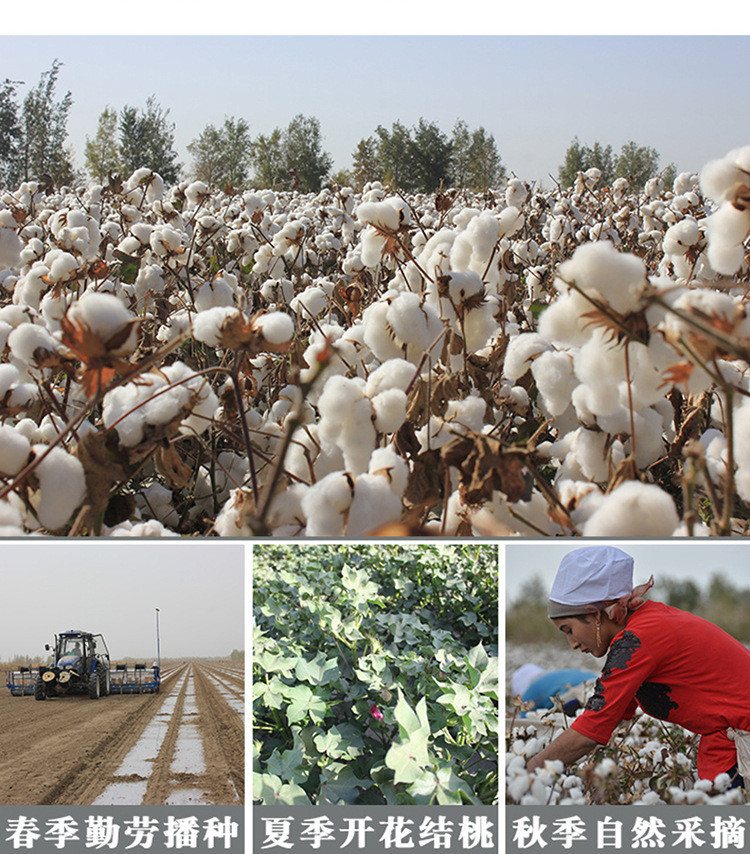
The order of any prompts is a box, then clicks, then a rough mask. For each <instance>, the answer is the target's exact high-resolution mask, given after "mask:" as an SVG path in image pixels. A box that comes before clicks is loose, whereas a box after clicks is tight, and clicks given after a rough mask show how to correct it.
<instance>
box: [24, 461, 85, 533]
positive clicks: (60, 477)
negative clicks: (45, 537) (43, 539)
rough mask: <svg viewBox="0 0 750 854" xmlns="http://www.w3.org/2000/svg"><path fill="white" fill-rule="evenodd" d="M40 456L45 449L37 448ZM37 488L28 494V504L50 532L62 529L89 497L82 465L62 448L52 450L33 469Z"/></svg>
mask: <svg viewBox="0 0 750 854" xmlns="http://www.w3.org/2000/svg"><path fill="white" fill-rule="evenodd" d="M31 450H32V452H33V453H34V454H35V455H37V456H41V455H42V454H43V453H45V451H48V450H49V449H48V448H47V446H46V445H34V446H33V447H32V449H31ZM34 474H35V477H36V480H37V481H38V484H39V486H38V488H37V489H36V490H33V491H31V492H30V493H29V501H30V503H31V506H32V507H33V508H34V510H35V512H36V516H37V518H38V519H39V521H40V522H41V523H42V525H44V527H45V528H47V529H48V530H50V531H56V530H58V529H59V528H61V527H62V526H63V525H64V524H65V523H66V522H67V521H68V519H69V518H70V516H71V514H72V513H73V511H74V510H75V509H76V508H77V507H78V506H80V504H81V503H82V502H83V500H84V498H85V497H86V478H85V476H84V472H83V466H82V465H81V463H80V461H79V460H78V459H77V458H76V457H74V456H72V455H71V454H69V453H67V451H65V450H63V449H62V448H60V447H56V448H52V450H50V451H49V453H47V455H46V456H45V458H44V459H43V460H42V461H41V462H40V463H39V464H38V465H37V467H36V468H35V469H34Z"/></svg>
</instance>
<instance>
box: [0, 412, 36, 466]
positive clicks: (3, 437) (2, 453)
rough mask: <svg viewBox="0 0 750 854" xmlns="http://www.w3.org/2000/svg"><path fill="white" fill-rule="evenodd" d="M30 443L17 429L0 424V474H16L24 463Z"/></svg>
mask: <svg viewBox="0 0 750 854" xmlns="http://www.w3.org/2000/svg"><path fill="white" fill-rule="evenodd" d="M30 451H31V443H30V442H29V440H28V439H27V438H26V437H25V436H24V435H23V434H22V433H20V432H19V431H18V430H16V429H15V428H13V427H11V426H9V425H7V424H0V474H3V475H11V476H12V475H16V474H18V472H19V471H21V469H22V468H23V467H24V466H25V465H26V462H27V460H28V458H29V452H30Z"/></svg>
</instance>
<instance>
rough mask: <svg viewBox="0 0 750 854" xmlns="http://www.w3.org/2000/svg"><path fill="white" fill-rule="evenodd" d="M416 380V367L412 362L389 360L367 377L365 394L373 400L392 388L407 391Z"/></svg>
mask: <svg viewBox="0 0 750 854" xmlns="http://www.w3.org/2000/svg"><path fill="white" fill-rule="evenodd" d="M414 379H415V372H414V365H413V364H412V363H411V362H407V361H406V360H405V359H388V360H387V361H385V362H383V364H382V365H380V366H379V367H377V368H376V369H375V370H374V371H373V372H372V373H371V374H370V375H369V376H368V377H367V384H366V386H365V394H366V395H367V396H368V397H369V398H373V397H375V395H377V394H380V393H381V392H383V391H387V390H388V389H391V388H397V389H400V390H401V391H406V389H407V388H408V387H409V386H410V385H411V384H412V382H414Z"/></svg>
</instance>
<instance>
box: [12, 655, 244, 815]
mask: <svg viewBox="0 0 750 854" xmlns="http://www.w3.org/2000/svg"><path fill="white" fill-rule="evenodd" d="M243 694H244V677H243V673H242V669H241V667H238V666H237V665H234V664H221V663H215V662H207V661H193V662H189V663H185V664H181V665H179V666H176V667H174V668H172V669H170V670H167V668H166V667H165V668H164V675H163V679H162V684H161V689H160V691H159V693H158V694H118V695H115V694H113V695H110V696H108V697H102V698H101V699H99V700H90V699H89V698H88V697H85V696H71V697H58V698H55V699H49V700H46V701H45V702H38V701H36V700H35V699H34V698H33V697H31V696H24V697H13V696H12V695H11V693H10V691H9V690H8V689H7V688H6V687H5V673H4V672H3V673H2V686H1V690H0V721H1V722H2V727H1V728H0V804H4V805H16V804H24V805H31V804H66V805H76V804H92V803H94V802H96V803H106V804H130V805H136V804H170V803H171V804H176V803H189V804H192V803H202V804H222V805H224V804H237V803H242V802H243V800H244V720H243V718H244V708H243Z"/></svg>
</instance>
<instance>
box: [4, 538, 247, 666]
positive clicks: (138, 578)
mask: <svg viewBox="0 0 750 854" xmlns="http://www.w3.org/2000/svg"><path fill="white" fill-rule="evenodd" d="M243 561H244V548H243V546H242V545H238V544H236V543H228V544H225V543H217V542H214V541H211V542H206V541H204V542H196V541H195V540H191V541H189V542H188V541H182V542H176V543H166V542H165V543H153V542H134V543H132V544H131V543H123V542H119V543H105V542H92V543H88V542H71V543H69V542H62V541H56V542H54V543H37V542H31V541H30V542H28V543H15V542H13V543H2V542H0V597H1V598H0V662H2V661H8V659H9V658H10V657H11V656H12V655H14V654H20V655H42V654H44V644H45V643H52V642H54V635H55V634H56V633H59V632H61V631H67V630H68V629H81V630H82V631H88V632H93V633H95V634H99V633H101V634H103V635H104V639H105V641H106V642H107V646H108V647H109V652H110V655H111V656H112V658H113V659H117V658H120V657H125V656H132V657H135V658H143V659H144V660H145V659H148V660H149V663H150V661H151V660H153V659H155V658H156V611H155V609H156V608H159V630H160V631H159V634H160V637H161V654H162V657H163V658H172V657H201V656H228V655H229V654H230V653H231V652H232V650H233V649H244V646H245V640H244V637H245V635H244V614H245V602H244V564H243Z"/></svg>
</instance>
